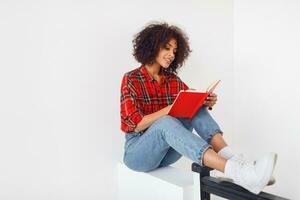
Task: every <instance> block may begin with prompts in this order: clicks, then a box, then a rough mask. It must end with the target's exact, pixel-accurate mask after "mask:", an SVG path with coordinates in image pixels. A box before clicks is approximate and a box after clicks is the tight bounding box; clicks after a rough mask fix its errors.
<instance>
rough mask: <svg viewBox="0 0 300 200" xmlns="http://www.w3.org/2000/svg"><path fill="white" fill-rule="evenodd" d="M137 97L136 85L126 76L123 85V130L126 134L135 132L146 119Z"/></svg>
mask: <svg viewBox="0 0 300 200" xmlns="http://www.w3.org/2000/svg"><path fill="white" fill-rule="evenodd" d="M136 97H137V92H136V90H135V88H134V85H133V83H132V81H131V80H130V77H128V75H126V74H125V75H124V77H123V80H122V85H121V129H122V130H123V131H125V132H133V131H134V130H135V128H136V126H137V124H138V123H139V122H140V121H141V120H142V118H143V117H144V114H143V113H142V112H141V110H140V109H139V106H138V103H137V101H136ZM125 127H126V128H125Z"/></svg>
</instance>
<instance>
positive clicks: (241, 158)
mask: <svg viewBox="0 0 300 200" xmlns="http://www.w3.org/2000/svg"><path fill="white" fill-rule="evenodd" d="M232 159H233V160H236V161H237V162H246V160H245V158H244V155H243V154H237V155H236V156H233V157H232ZM261 159H263V158H261ZM276 160H277V155H276V158H275V164H274V168H275V165H276ZM257 162H259V160H255V161H254V162H253V163H254V165H256V163H257ZM275 182H276V179H275V178H274V176H271V178H270V180H269V181H268V183H267V186H270V185H274V184H275Z"/></svg>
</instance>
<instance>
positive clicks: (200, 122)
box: [179, 106, 228, 152]
mask: <svg viewBox="0 0 300 200" xmlns="http://www.w3.org/2000/svg"><path fill="white" fill-rule="evenodd" d="M179 120H180V121H181V122H182V124H184V126H186V127H189V126H191V127H192V128H194V129H195V131H196V132H197V134H198V135H199V136H200V137H202V138H203V139H204V140H205V141H206V142H207V143H209V144H211V145H212V147H213V149H214V150H215V151H216V152H219V151H220V150H221V149H223V148H224V147H226V146H228V145H227V143H226V142H225V140H224V138H223V136H222V134H223V132H222V131H221V129H220V127H219V125H218V124H217V122H216V121H215V120H214V119H213V118H212V116H211V115H210V114H209V112H208V111H207V109H206V107H205V106H202V107H201V108H200V109H199V110H198V112H197V113H196V114H195V116H194V117H193V118H192V119H191V120H189V119H186V118H179Z"/></svg>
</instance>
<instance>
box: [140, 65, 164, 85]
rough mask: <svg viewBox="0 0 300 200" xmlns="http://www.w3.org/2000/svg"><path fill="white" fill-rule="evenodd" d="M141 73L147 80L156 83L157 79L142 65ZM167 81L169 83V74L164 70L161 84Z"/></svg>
mask: <svg viewBox="0 0 300 200" xmlns="http://www.w3.org/2000/svg"><path fill="white" fill-rule="evenodd" d="M140 71H141V73H142V74H143V75H144V76H145V77H146V78H147V80H148V81H155V79H154V78H153V77H152V76H151V74H150V73H149V72H148V71H147V69H146V67H145V66H144V65H142V66H141V67H140ZM165 81H168V79H167V73H166V72H165V70H164V69H162V77H161V84H163V83H164V82H165Z"/></svg>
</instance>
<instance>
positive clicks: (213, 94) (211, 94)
mask: <svg viewBox="0 0 300 200" xmlns="http://www.w3.org/2000/svg"><path fill="white" fill-rule="evenodd" d="M209 96H210V97H216V96H217V95H216V94H215V93H210V94H209Z"/></svg>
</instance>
